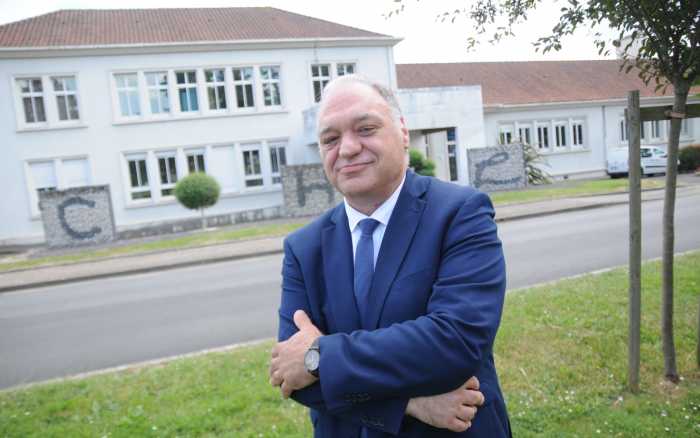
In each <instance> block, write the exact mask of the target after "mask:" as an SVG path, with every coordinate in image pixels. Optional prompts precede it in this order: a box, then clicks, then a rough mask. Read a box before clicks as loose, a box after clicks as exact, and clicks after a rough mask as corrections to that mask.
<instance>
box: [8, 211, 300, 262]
mask: <svg viewBox="0 0 700 438" xmlns="http://www.w3.org/2000/svg"><path fill="white" fill-rule="evenodd" d="M304 224H305V223H304V222H299V223H275V224H266V225H255V226H252V225H251V226H249V227H245V228H237V229H233V230H222V231H207V232H196V233H193V234H189V235H186V236H182V237H175V238H168V237H167V236H164V237H163V239H162V240H156V241H152V242H145V243H134V244H127V245H121V246H115V247H110V248H103V249H93V250H85V251H81V252H77V253H74V254H67V255H58V256H49V257H38V258H35V259H27V260H18V261H12V262H7V263H0V272H2V271H9V270H13V269H27V268H33V267H36V266H43V265H57V264H64V263H74V262H80V261H87V260H96V259H101V258H107V257H114V256H120V255H127V254H138V253H146V252H153V251H162V250H167V249H184V248H192V247H196V246H203V245H211V244H216V243H224V242H230V241H233V240H242V239H251V238H256V237H273V236H284V235H286V234H289V233H291V232H292V231H294V230H296V229H298V228H300V227H302V226H303V225H304Z"/></svg>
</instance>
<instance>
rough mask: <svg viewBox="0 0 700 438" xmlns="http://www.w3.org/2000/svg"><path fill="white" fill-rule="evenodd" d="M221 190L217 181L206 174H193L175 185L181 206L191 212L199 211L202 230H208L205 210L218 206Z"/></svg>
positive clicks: (176, 195)
mask: <svg viewBox="0 0 700 438" xmlns="http://www.w3.org/2000/svg"><path fill="white" fill-rule="evenodd" d="M220 192H221V188H220V187H219V183H218V182H216V180H215V179H214V178H213V177H211V176H209V175H207V174H206V173H201V172H197V173H192V174H190V175H187V176H186V177H184V178H182V179H181V180H180V181H178V182H177V184H176V185H175V197H176V198H177V200H178V201H180V204H182V205H183V206H184V207H185V208H189V209H190V210H199V211H200V213H201V215H202V229H205V228H206V225H207V222H206V221H205V220H204V209H205V208H207V207H211V206H212V205H214V204H216V201H218V200H219V193H220Z"/></svg>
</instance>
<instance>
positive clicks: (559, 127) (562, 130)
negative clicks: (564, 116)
mask: <svg viewBox="0 0 700 438" xmlns="http://www.w3.org/2000/svg"><path fill="white" fill-rule="evenodd" d="M552 127H553V128H554V150H562V149H567V148H568V147H569V146H570V144H569V141H568V139H567V136H566V134H567V132H568V131H569V122H568V121H565V120H553V121H552Z"/></svg>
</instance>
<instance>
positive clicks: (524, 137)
mask: <svg viewBox="0 0 700 438" xmlns="http://www.w3.org/2000/svg"><path fill="white" fill-rule="evenodd" d="M518 140H519V141H520V142H521V143H523V144H530V127H529V126H523V127H518Z"/></svg>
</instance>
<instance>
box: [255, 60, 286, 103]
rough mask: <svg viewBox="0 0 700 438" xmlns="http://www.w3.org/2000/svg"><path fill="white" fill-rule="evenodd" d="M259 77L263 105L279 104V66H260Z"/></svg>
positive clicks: (280, 99)
mask: <svg viewBox="0 0 700 438" xmlns="http://www.w3.org/2000/svg"><path fill="white" fill-rule="evenodd" d="M260 78H261V81H262V91H263V103H264V104H265V106H279V105H281V104H282V98H281V96H280V67H279V66H278V65H271V66H265V67H260Z"/></svg>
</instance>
